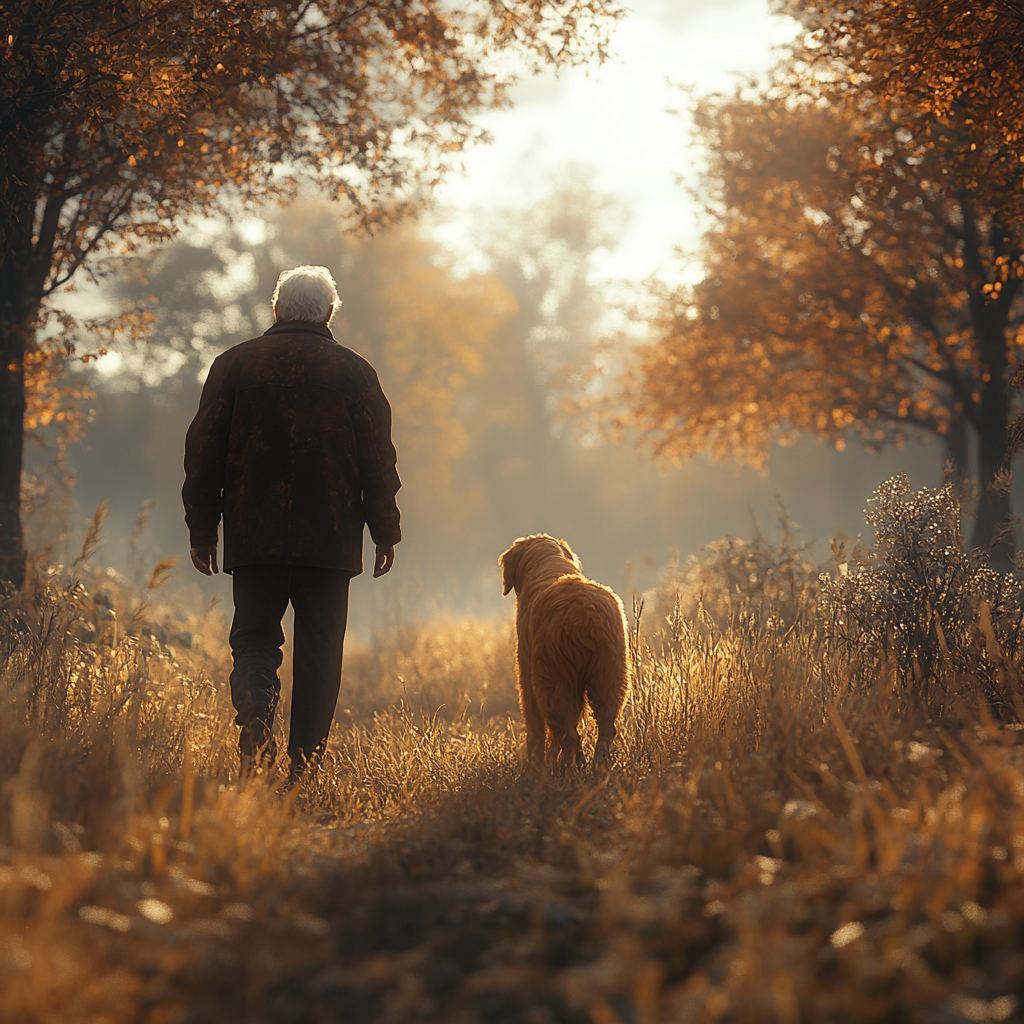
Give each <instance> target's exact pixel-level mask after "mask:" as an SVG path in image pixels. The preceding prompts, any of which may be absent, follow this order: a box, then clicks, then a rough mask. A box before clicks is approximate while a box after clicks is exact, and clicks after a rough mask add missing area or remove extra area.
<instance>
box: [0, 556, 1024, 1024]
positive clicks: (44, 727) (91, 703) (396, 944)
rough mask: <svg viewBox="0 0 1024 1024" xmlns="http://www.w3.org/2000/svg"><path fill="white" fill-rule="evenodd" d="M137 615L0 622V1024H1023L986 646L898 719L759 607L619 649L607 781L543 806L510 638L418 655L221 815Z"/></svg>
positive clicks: (173, 676) (1008, 839) (205, 732)
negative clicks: (627, 673) (320, 742)
mask: <svg viewBox="0 0 1024 1024" xmlns="http://www.w3.org/2000/svg"><path fill="white" fill-rule="evenodd" d="M157 575H158V576H159V574H157ZM151 582H152V583H153V584H154V585H153V586H152V587H151V588H149V589H148V590H147V591H146V593H145V594H142V595H138V594H135V593H133V592H132V591H131V590H130V589H129V588H127V587H126V586H123V585H121V584H119V583H118V582H117V581H116V580H112V579H111V578H110V577H108V576H107V575H105V574H100V573H96V572H93V571H91V570H88V569H87V568H86V567H84V566H83V565H79V566H77V567H74V568H73V569H70V570H64V569H55V570H54V571H53V572H51V573H49V574H45V573H44V574H42V575H41V576H40V578H39V579H38V581H37V585H36V587H35V588H34V590H33V591H31V592H30V593H29V594H28V595H23V596H20V597H16V598H13V599H9V600H8V601H7V602H6V603H5V605H4V608H3V612H2V614H3V616H4V619H3V634H2V643H3V645H4V647H3V651H2V653H3V657H4V661H3V668H2V669H0V694H2V700H3V709H2V714H0V778H2V797H0V799H2V805H0V843H2V846H0V1020H3V1021H4V1022H5V1024H6V1022H11V1024H20V1022H29V1021H31V1022H36V1021H52V1022H65V1021H67V1022H72V1021H75V1022H77V1021H85V1020H89V1021H97V1022H98V1021H104V1022H107V1021H109V1022H122V1021H123V1022H135V1021H146V1022H171V1021H182V1022H184V1021H201V1022H205V1021H210V1022H213V1021H246V1022H257V1021H267V1022H271V1021H273V1022H277V1021H282V1022H283V1021H288V1022H292V1021H294V1022H306V1021H325V1022H326V1021H382V1022H383V1021H413V1020H426V1021H431V1020H433V1021H445V1022H460V1021H464V1022H467V1024H468V1022H471V1021H479V1022H484V1021H487V1022H491V1021H494V1022H505V1021H508V1022H512V1021H523V1022H529V1024H543V1022H554V1021H579V1022H586V1021H589V1022H593V1024H614V1022H623V1024H628V1022H637V1024H654V1022H662V1021H665V1022H667V1021H701V1022H703V1021H709V1022H710V1021H737V1022H746V1021H766V1022H767V1021H779V1022H783V1024H790V1022H797V1021H851V1022H853V1021H876V1020H877V1021H903V1020H907V1021H923V1022H940V1021H941V1022H947V1021H948V1022H952V1021H958V1020H970V1021H988V1020H1014V1019H1020V1006H1019V1004H1018V1003H1017V1001H1016V998H1017V995H1016V994H1017V992H1018V990H1019V989H1020V987H1021V981H1022V977H1024V884H1022V881H1024V877H1022V876H1024V758H1022V750H1024V747H1022V745H1021V736H1022V732H1021V723H1020V721H1019V720H1018V719H1017V715H1016V711H1015V708H1016V707H1017V706H1018V705H1019V680H1018V676H1017V672H1018V670H1019V667H1018V665H1017V661H1016V655H1015V654H1014V653H1013V652H1012V651H1011V652H1008V653H1007V652H1006V651H1004V650H1003V648H1002V646H1001V645H1000V639H999V637H998V636H997V635H996V633H995V632H994V631H993V630H992V628H991V625H989V626H988V628H987V630H986V623H985V621H979V622H978V623H976V624H975V625H976V627H977V628H976V629H975V632H974V633H973V634H972V632H971V628H973V627H971V628H968V626H969V624H966V623H965V624H964V630H963V631H962V633H961V634H960V635H961V636H963V637H968V638H969V637H971V636H974V641H972V643H974V646H973V647H971V648H970V650H964V651H958V652H956V654H957V657H956V658H954V657H953V656H952V654H953V653H954V652H950V657H949V659H947V660H946V661H944V660H943V658H942V657H941V656H938V657H936V658H935V659H933V661H932V662H929V665H930V666H931V668H930V671H932V672H933V673H934V675H935V678H934V679H932V680H931V682H930V684H929V685H928V686H924V685H922V680H921V679H920V678H918V677H917V676H915V675H914V674H913V671H912V670H910V671H908V670H907V669H906V668H905V667H904V666H901V663H900V660H899V659H898V658H895V657H889V656H887V654H886V652H885V650H884V648H882V649H876V648H868V647H862V648H861V647H856V646H854V647H846V648H837V647H836V646H835V645H834V644H833V645H830V644H828V643H826V642H825V640H824V635H823V632H822V630H821V629H820V628H819V626H818V625H817V624H816V621H817V620H815V619H814V617H813V616H811V615H806V614H803V613H801V615H800V616H799V617H797V618H796V619H791V617H788V616H782V615H773V614H772V610H771V608H770V607H767V608H762V606H761V604H762V598H761V597H760V596H759V598H758V602H757V605H756V607H754V606H749V607H745V606H744V605H743V604H742V602H734V604H733V606H732V610H731V612H730V614H729V615H728V616H726V617H722V616H719V617H717V618H716V617H713V616H712V615H711V614H709V613H708V612H707V611H705V610H698V611H697V613H696V614H694V615H693V616H683V615H672V614H670V615H669V616H668V617H667V618H666V619H662V620H661V621H658V622H654V621H653V616H650V618H651V619H652V621H651V623H650V624H649V628H646V629H645V628H644V626H643V620H642V619H641V626H640V628H639V629H638V630H637V631H636V633H635V636H634V661H635V666H636V683H635V687H634V692H633V695H632V698H631V702H630V704H629V706H628V708H627V711H626V714H625V718H624V721H623V723H622V731H621V736H620V743H619V752H618V763H617V765H616V766H615V768H614V769H613V770H612V771H610V772H608V773H607V774H600V775H592V774H586V773H584V774H583V775H580V776H567V777H559V776H557V775H551V774H546V773H542V774H533V773H531V772H528V771H527V770H525V769H524V767H523V762H522V758H521V748H522V742H521V735H520V726H519V718H518V715H517V714H516V712H515V710H514V700H515V695H514V686H513V682H512V679H513V675H512V648H511V634H510V628H509V624H508V623H505V622H496V623H482V622H454V621H453V622H442V623H437V624H433V625H430V626H425V627H423V628H421V629H420V630H417V631H411V632H408V633H407V634H405V635H403V636H401V637H396V638H394V641H393V643H392V644H390V645H382V646H380V647H379V648H378V649H376V650H369V649H368V650H362V651H356V650H353V652H352V656H351V657H350V658H349V657H348V656H347V659H348V660H347V662H346V682H345V684H344V688H343V696H342V700H341V705H340V709H339V714H338V718H337V722H336V725H335V729H334V732H333V734H332V738H331V746H330V752H329V755H328V758H327V761H326V764H325V766H324V770H323V771H322V772H321V773H320V774H319V775H318V776H317V777H316V778H315V779H314V780H313V781H312V782H311V783H310V784H309V785H308V786H307V787H306V788H305V789H303V790H302V791H301V792H295V793H292V794H289V795H287V796H283V795H282V794H281V793H280V791H279V789H278V788H277V787H276V783H275V781H274V779H273V778H272V779H271V780H270V781H269V782H268V781H262V780H259V781H257V782H255V783H252V784H248V785H240V784H239V783H238V781H237V777H236V772H237V764H236V760H235V755H234V749H233V748H234V742H235V732H234V728H233V726H232V725H231V717H232V713H231V710H230V707H229V705H228V702H227V698H226V694H225V691H226V685H225V684H226V674H227V668H228V666H227V661H226V655H225V652H224V647H223V640H222V638H223V636H224V632H225V630H224V625H223V623H222V622H221V621H219V620H218V619H217V616H216V613H215V612H211V613H208V614H207V615H205V616H196V615H187V614H185V613H184V612H183V611H181V610H180V609H176V608H173V607H166V606H161V605H160V604H159V594H160V591H159V588H158V586H157V584H158V583H159V582H160V580H159V578H156V579H153V580H151ZM703 585H705V586H706V585H707V582H706V581H705V582H704V584H703ZM936 642H937V640H936ZM964 643H965V644H966V643H967V641H966V640H965V641H964ZM867 658H872V659H873V661H871V663H870V664H869V663H867V662H866V661H865V659H867ZM971 659H974V661H973V662H972V660H971ZM979 659H983V660H984V664H983V665H982V662H981V661H980V660H979ZM854 662H856V664H855V663H854ZM971 664H977V665H978V666H979V671H981V669H982V668H983V669H984V672H985V673H987V676H986V678H991V679H994V680H996V682H997V683H998V686H999V687H1000V689H999V690H998V692H997V693H996V691H993V690H992V689H991V687H989V688H988V689H985V688H983V687H980V686H979V685H978V682H977V678H976V676H975V675H974V674H973V673H972V672H971V671H969V670H967V669H965V666H968V667H969V666H970V665H971ZM994 693H995V696H993V694H994ZM1015 695H1017V697H1018V699H1017V700H1015V699H1014V696H1015ZM940 696H941V699H940ZM593 739H594V737H593V733H592V731H591V732H590V733H589V734H588V742H589V743H590V744H592V743H593Z"/></svg>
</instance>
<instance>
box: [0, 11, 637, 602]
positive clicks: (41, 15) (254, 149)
mask: <svg viewBox="0 0 1024 1024" xmlns="http://www.w3.org/2000/svg"><path fill="white" fill-rule="evenodd" d="M619 13H620V12H619V10H618V8H617V7H616V6H615V5H613V4H612V3H611V2H609V0H568V2H554V0H519V2H517V3H515V4H511V5H509V4H505V3H501V2H499V0H476V2H472V3H467V4H459V5H457V6H455V7H453V6H451V5H448V4H444V3H440V2H436V0H412V2H408V0H382V2H373V3H363V2H356V0H319V2H314V0H307V2H301V0H296V2H291V3H272V4H267V3H262V2H256V0H223V2H222V0H218V2H216V3H204V2H198V3H193V2H189V3H182V2H178V0H160V2H154V0H125V2H119V3H98V2H95V0H46V2H35V0H33V2H27V0H16V2H7V0H4V2H0V15H2V22H3V25H4V38H3V39H2V40H0V357H2V365H3V366H4V367H5V372H4V373H3V374H0V579H4V580H9V581H13V582H15V583H18V582H20V580H21V578H22V576H23V572H24V548H23V543H22V536H21V522H20V511H19V488H20V477H21V458H22V448H23V434H22V429H23V428H22V421H23V417H24V413H25V408H26V402H25V372H26V359H28V358H29V356H30V355H31V354H33V352H38V353H39V354H40V357H41V358H40V359H39V360H37V362H39V363H41V364H46V363H49V362H50V360H48V359H46V358H45V357H46V356H48V355H58V356H59V355H64V356H67V355H68V354H70V353H71V352H72V351H73V340H72V338H71V337H69V335H68V333H67V328H68V324H66V323H65V324H64V325H63V326H64V332H58V334H57V338H56V340H54V341H51V342H50V343H49V344H48V345H44V346H42V348H38V347H37V341H36V338H37V331H38V329H39V328H40V326H41V325H42V321H43V320H44V319H45V316H44V309H43V304H44V302H45V300H46V299H47V298H48V297H49V296H50V295H51V294H53V292H54V291H55V290H56V289H58V288H60V287H61V286H62V285H65V284H66V283H67V282H69V281H70V280H71V278H72V277H73V276H74V275H75V274H76V273H77V272H78V271H79V270H81V269H83V268H84V269H85V271H86V272H87V273H90V274H92V275H97V274H101V273H103V271H104V269H105V262H104V261H105V259H106V258H109V257H116V256H119V255H123V254H124V253H125V252H132V251H134V250H135V249H136V248H137V246H139V245H140V244H148V243H152V242H155V241H160V240H163V239H166V238H167V237H168V236H169V235H170V234H172V233H173V231H174V228H175V224H176V222H177V221H178V220H179V219H180V218H181V217H182V216H183V215H184V214H188V213H194V212H209V211H212V210H213V209H215V208H217V207H218V206H219V205H220V204H221V203H222V201H223V199H224V198H225V196H228V195H231V196H238V195H241V196H243V197H244V198H246V199H259V198H261V197H269V196H275V197H277V196H282V195H283V196H287V195H290V194H294V191H295V188H296V187H297V183H298V181H299V180H300V179H301V178H303V177H305V178H307V179H310V180H313V181H315V183H316V184H317V186H318V187H319V188H321V189H322V190H323V191H325V192H326V193H327V194H328V195H331V196H334V197H341V198H344V199H346V200H347V202H348V208H349V210H350V211H354V212H355V213H356V215H357V217H358V219H359V221H360V222H361V223H363V224H364V225H373V224H379V223H382V222H385V221H388V220H391V219H393V218H394V217H396V216H398V215H400V214H401V213H402V212H404V211H405V210H407V209H408V208H409V207H410V206H411V205H413V204H416V203H418V202H421V201H422V200H423V198H424V196H425V195H426V194H427V192H426V191H425V190H429V187H430V185H431V184H432V183H433V182H435V181H436V180H437V179H438V176H439V175H441V174H442V173H443V172H444V171H445V170H446V169H447V168H448V166H449V165H450V163H451V160H452V158H453V156H454V154H456V153H457V152H458V151H459V150H460V149H461V148H462V147H463V146H465V145H466V144H467V143H468V142H470V141H472V140H474V139H478V138H480V137H481V132H480V131H479V130H478V129H477V128H476V127H475V126H474V124H473V122H472V117H473V114H474V113H475V112H477V111H479V110H481V109H482V108H484V107H486V106H493V105H500V104H502V103H503V102H504V88H505V86H506V85H507V84H508V82H509V81H510V79H511V77H512V75H513V73H514V71H515V70H520V71H521V70H522V69H523V68H524V67H525V68H527V69H529V68H530V67H537V66H539V65H541V64H545V63H551V62H554V63H556V64H557V63H573V62H576V61H580V60H585V59H590V58H593V57H596V58H598V59H600V58H602V57H603V56H604V54H605V46H606V42H607V36H608V32H609V31H610V28H611V25H612V23H613V22H614V20H615V18H616V17H617V16H618V14H619ZM57 370H59V360H58V363H54V364H52V365H51V371H50V372H51V376H52V375H53V373H55V372H57ZM44 376H45V375H44V374H43V372H42V370H41V369H38V368H37V372H36V374H35V378H33V379H34V380H35V382H36V383H37V384H39V386H43V384H44V383H45V382H44V380H43V377H44Z"/></svg>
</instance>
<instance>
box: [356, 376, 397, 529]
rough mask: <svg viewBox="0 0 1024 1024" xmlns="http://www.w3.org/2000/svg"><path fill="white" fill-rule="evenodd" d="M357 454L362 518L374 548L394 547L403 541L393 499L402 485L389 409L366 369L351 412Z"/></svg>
mask: <svg viewBox="0 0 1024 1024" xmlns="http://www.w3.org/2000/svg"><path fill="white" fill-rule="evenodd" d="M353 423H354V426H355V433H356V444H357V446H358V451H359V482H360V486H361V488H362V492H363V517H364V519H365V520H366V525H367V526H368V527H369V528H370V536H371V537H372V538H373V542H374V544H383V545H390V544H397V543H398V542H399V541H400V540H401V539H402V527H401V513H400V512H399V511H398V503H397V502H396V501H395V496H396V495H397V494H398V490H399V488H400V487H401V486H402V481H401V480H400V479H399V476H398V468H397V463H398V453H397V452H396V451H395V446H394V444H392V442H391V405H390V404H389V402H388V400H387V398H386V397H385V395H384V392H383V390H382V389H381V386H380V381H379V380H378V379H377V374H376V373H375V372H374V371H373V370H372V369H370V368H369V367H367V372H366V381H365V386H364V388H363V389H362V391H361V393H360V395H359V397H358V399H357V401H356V403H355V408H354V409H353Z"/></svg>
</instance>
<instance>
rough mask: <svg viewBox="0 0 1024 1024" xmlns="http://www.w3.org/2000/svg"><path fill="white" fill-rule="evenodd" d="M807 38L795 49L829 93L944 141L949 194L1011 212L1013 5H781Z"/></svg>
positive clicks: (793, 0)
mask: <svg viewBox="0 0 1024 1024" xmlns="http://www.w3.org/2000/svg"><path fill="white" fill-rule="evenodd" d="M783 6H784V8H785V9H786V10H788V11H789V12H790V13H791V14H793V16H794V17H796V18H799V19H802V20H803V21H804V23H805V24H806V26H807V27H808V29H809V30H810V34H809V36H808V37H807V38H806V39H805V41H804V45H803V46H801V47H800V48H799V50H798V52H799V55H800V57H801V58H802V59H803V60H805V61H807V62H808V63H809V64H810V65H812V66H814V67H815V68H816V69H817V70H818V72H819V73H820V74H822V75H823V76H824V77H825V78H827V79H831V80H832V81H833V84H834V87H835V88H838V89H840V90H841V89H845V88H848V87H849V86H850V85H851V84H852V86H853V87H854V88H855V89H856V90H857V91H858V92H862V93H868V94H870V95H871V96H872V97H873V98H874V99H875V100H877V101H879V102H881V103H883V104H884V105H885V106H886V107H887V108H888V110H889V112H890V116H891V117H892V118H893V119H894V121H897V122H899V123H902V124H903V125H904V127H905V128H906V129H907V130H909V131H910V132H911V133H912V134H913V135H914V136H916V137H921V138H924V137H925V136H926V135H927V134H929V133H931V134H932V135H933V136H941V135H946V136H947V141H949V142H952V143H954V145H953V146H952V147H951V149H952V154H951V159H950V161H949V166H948V168H947V173H948V177H949V181H950V182H951V183H953V184H954V185H955V186H956V187H967V188H970V189H972V190H978V191H980V192H981V193H982V194H983V195H984V196H985V202H986V203H987V204H988V205H990V206H993V207H995V208H1016V209H1017V212H1018V213H1019V204H1020V198H1021V194H1022V192H1024V188H1022V180H1021V179H1022V174H1024V168H1022V166H1021V159H1022V158H1024V64H1022V62H1021V59H1020V40H1021V35H1022V33H1024V5H1022V4H1021V3H1020V0H987V2H984V3H980V4H979V3H972V2H969V0H945V2H943V3H930V2H927V0H911V2H907V0H879V2H871V3H868V2H865V0H855V2H853V3H848V4H843V5H841V6H836V5H833V4H828V3H821V2H819V0H788V2H786V3H785V4H784V5H783Z"/></svg>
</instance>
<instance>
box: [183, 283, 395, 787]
mask: <svg viewBox="0 0 1024 1024" xmlns="http://www.w3.org/2000/svg"><path fill="white" fill-rule="evenodd" d="M273 303H274V320H275V323H274V326H273V327H271V328H270V329H269V330H268V331H267V332H266V333H265V334H264V335H263V336H262V337H260V338H254V339H253V340H252V341H246V342H243V343H242V344H241V345H236V346H235V347H234V348H231V349H228V351H227V352H225V353H224V354H223V355H221V356H219V357H218V358H217V359H216V360H215V361H214V363H213V366H211V367H210V373H209V376H208V377H207V379H206V386H205V387H204V388H203V396H202V398H201V399H200V402H199V411H198V412H197V413H196V417H195V419H194V420H193V421H192V425H191V426H190V427H189V429H188V435H187V436H186V439H185V485H184V487H182V491H181V494H182V499H183V501H184V503H185V522H186V523H187V524H188V529H189V538H190V543H191V546H192V563H193V564H194V565H195V567H196V568H197V569H198V570H199V571H200V572H201V573H203V574H205V575H207V576H210V575H212V574H213V573H215V572H217V527H218V524H219V522H220V518H221V515H222V514H223V516H224V559H223V562H224V570H225V572H229V573H231V574H232V576H233V580H232V590H233V595H234V603H235V615H234V619H233V621H232V623H231V637H230V642H231V654H232V658H233V660H234V668H233V671H232V673H231V700H232V702H233V703H234V706H235V710H236V711H237V712H238V717H237V718H236V719H235V722H236V724H238V725H240V726H241V727H242V730H241V735H240V737H239V744H238V746H239V753H240V756H241V762H242V770H243V773H245V772H248V771H251V770H254V769H258V767H259V765H260V764H261V763H263V762H264V761H269V760H272V759H273V757H274V754H275V751H274V747H273V740H272V730H273V724H274V712H275V710H276V708H277V701H278V696H279V694H280V689H281V685H280V681H279V679H278V676H277V670H278V668H280V665H281V657H282V655H281V645H282V644H283V643H284V633H283V631H282V629H281V618H282V616H283V615H284V613H285V610H286V609H287V607H288V602H289V601H291V603H292V607H293V609H294V610H295V654H294V660H293V666H292V667H293V671H292V679H293V686H292V713H291V727H290V733H289V739H288V756H289V758H290V761H291V772H290V775H289V782H290V783H291V782H295V781H296V780H297V779H298V778H299V777H300V776H301V774H302V773H303V771H304V770H305V769H306V767H307V766H308V765H310V764H313V763H316V762H317V761H318V759H319V758H320V756H321V755H322V753H323V751H324V748H325V747H326V744H327V736H328V733H329V732H330V728H331V721H332V720H333V718H334V709H335V705H336V704H337V700H338V690H339V687H340V686H341V657H342V644H343V641H344V638H345V625H346V621H347V618H348V590H349V581H350V580H351V579H352V577H353V576H357V575H358V574H359V573H361V572H362V571H363V526H364V524H366V525H368V526H369V528H370V536H371V537H372V538H373V541H374V543H375V544H376V546H377V551H376V558H375V560H374V567H373V575H374V577H378V576H383V575H384V574H385V573H386V572H388V571H389V570H390V569H391V566H392V565H393V564H394V560H395V545H396V544H397V543H398V542H399V540H401V536H402V535H401V529H400V526H399V512H398V506H397V504H396V503H395V495H396V494H397V493H398V489H399V487H400V486H401V481H400V480H399V478H398V471H397V469H396V455H395V448H394V445H393V444H392V443H391V407H390V405H389V404H388V400H387V398H385V396H384V392H383V391H382V390H381V387H380V383H379V381H378V380H377V374H376V373H375V372H374V369H373V367H372V366H371V365H370V364H369V363H368V362H367V361H366V360H365V359H363V358H362V357H361V356H358V355H356V353H355V352H352V351H350V350H349V349H347V348H344V347H343V346H341V345H339V344H338V343H337V342H336V341H335V340H334V337H333V335H332V334H331V330H330V327H329V324H330V322H331V319H332V318H333V316H334V314H335V312H336V311H337V310H338V308H339V307H340V306H341V300H340V299H339V298H338V292H337V289H336V287H335V284H334V279H333V277H332V276H331V274H330V271H328V270H327V269H326V268H325V267H297V268H296V269H294V270H289V271H286V272H285V273H283V274H281V276H280V278H279V280H278V282H277V288H276V289H275V291H274V299H273Z"/></svg>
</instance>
